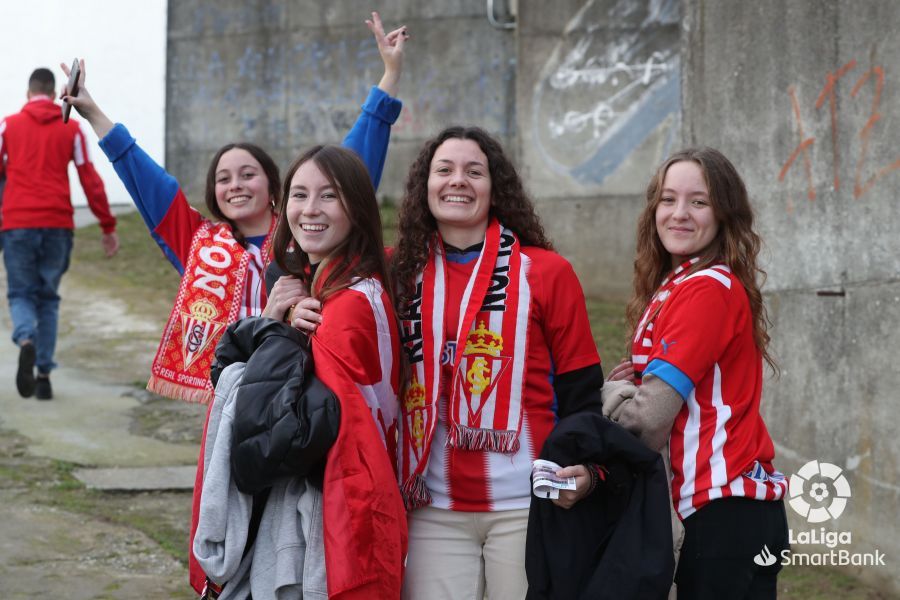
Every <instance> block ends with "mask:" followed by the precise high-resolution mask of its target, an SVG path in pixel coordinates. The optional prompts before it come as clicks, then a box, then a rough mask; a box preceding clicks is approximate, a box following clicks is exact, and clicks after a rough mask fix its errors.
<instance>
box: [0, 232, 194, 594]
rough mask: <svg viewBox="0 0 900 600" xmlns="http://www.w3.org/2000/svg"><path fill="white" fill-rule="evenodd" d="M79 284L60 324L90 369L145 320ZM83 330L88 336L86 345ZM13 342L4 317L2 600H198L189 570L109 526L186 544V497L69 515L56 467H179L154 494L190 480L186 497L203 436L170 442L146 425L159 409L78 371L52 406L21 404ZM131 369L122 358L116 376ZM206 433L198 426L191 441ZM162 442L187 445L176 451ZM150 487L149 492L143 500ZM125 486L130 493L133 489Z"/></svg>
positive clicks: (65, 343)
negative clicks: (170, 533) (100, 349)
mask: <svg viewBox="0 0 900 600" xmlns="http://www.w3.org/2000/svg"><path fill="white" fill-rule="evenodd" d="M92 241H94V240H92ZM83 243H89V242H87V241H84V242H83ZM97 243H99V242H97ZM71 283H72V282H67V283H66V282H64V289H63V291H62V295H63V297H64V299H63V302H62V306H61V313H60V324H61V329H62V331H63V335H64V336H69V335H70V336H71V337H64V338H63V339H61V340H60V347H63V348H69V349H70V350H71V353H72V354H73V355H75V356H77V357H80V358H81V362H82V363H84V362H87V363H92V361H93V359H92V358H87V357H86V355H88V354H90V353H89V352H85V348H91V347H93V346H95V345H98V344H103V343H105V342H106V340H107V338H108V337H109V336H110V335H112V334H114V333H115V332H114V331H112V330H117V331H118V334H123V333H125V334H128V335H130V336H137V335H139V334H140V332H141V331H142V328H143V327H144V323H143V322H142V319H141V317H139V316H136V315H132V314H127V309H126V308H124V307H121V306H119V303H117V302H116V301H115V300H114V299H110V298H107V297H104V296H102V295H100V294H98V293H96V292H94V293H91V292H90V291H89V290H85V289H77V290H76V289H75V288H73V287H72V285H71ZM5 295H6V272H5V270H4V269H3V268H2V267H0V296H5ZM122 311H126V312H122ZM98 312H99V313H102V314H101V315H99V316H98ZM81 327H87V334H86V335H85V330H83V329H80V328H81ZM9 337H10V323H9V314H8V311H7V310H6V309H5V308H4V309H3V310H2V311H0V339H2V343H0V430H2V433H0V457H2V464H0V480H2V481H0V482H2V485H0V596H2V598H4V600H5V599H7V598H8V599H15V600H18V599H22V600H24V599H30V598H40V597H60V598H76V599H85V600H87V599H102V598H109V599H112V598H121V597H129V598H130V597H141V598H192V597H193V593H192V590H190V586H189V585H188V583H187V570H186V568H185V566H184V565H182V564H181V563H180V562H179V561H178V560H175V559H173V558H172V556H171V555H170V554H169V553H168V552H167V551H166V550H164V549H163V548H162V547H161V546H160V544H158V543H157V542H155V541H154V540H153V539H151V538H150V537H148V535H145V534H144V533H142V532H141V531H139V530H138V529H137V528H133V527H127V526H123V525H118V524H115V523H114V522H111V519H110V517H111V515H117V516H121V515H122V514H123V513H126V514H134V515H136V516H135V517H134V519H135V520H141V519H146V520H150V521H152V522H154V523H155V526H154V527H155V528H156V529H159V528H160V527H165V528H171V529H176V530H181V529H183V531H184V539H186V538H187V529H188V522H189V519H190V494H189V493H184V492H182V493H180V494H165V493H163V494H160V493H157V492H153V493H147V492H144V493H135V494H115V495H114V496H106V497H103V498H102V499H97V500H96V502H97V504H96V507H97V508H98V510H97V511H96V512H94V511H85V510H84V508H83V507H82V508H81V511H80V512H79V511H78V510H77V509H76V508H75V507H73V511H74V512H70V510H67V509H66V508H63V507H69V506H70V505H69V504H67V499H66V497H67V496H66V494H67V492H66V491H65V490H63V491H60V490H59V489H58V484H59V483H60V482H59V481H58V480H55V479H56V478H58V477H59V473H58V469H57V468H56V467H54V465H55V464H56V463H55V461H64V462H67V463H78V464H83V465H107V466H114V465H121V466H126V467H128V466H144V467H145V468H150V467H151V466H153V467H158V466H159V465H164V466H165V465H182V466H181V467H180V469H179V468H176V469H174V470H171V468H169V469H165V468H164V469H163V472H165V473H167V474H168V475H170V476H169V477H165V478H158V479H157V480H156V484H157V485H158V486H159V487H158V489H174V488H176V487H180V488H183V486H184V479H185V475H184V472H185V471H189V472H190V473H191V481H190V483H189V487H190V485H191V484H192V474H193V472H194V469H195V466H194V465H196V457H197V440H196V435H195V436H194V438H193V439H191V440H190V442H188V441H186V440H187V436H175V435H172V434H171V433H166V432H167V429H166V428H165V427H162V426H160V425H159V424H157V423H153V422H152V421H151V420H150V419H149V418H148V416H147V413H148V411H150V410H151V408H152V409H153V410H157V411H158V410H159V409H158V408H154V407H153V406H152V402H149V401H145V400H141V399H139V396H134V395H132V396H125V397H123V396H122V395H121V394H122V391H123V390H124V389H125V388H123V387H122V386H112V385H107V384H103V383H98V382H96V381H94V380H93V378H92V377H91V376H90V375H88V374H86V373H84V372H82V371H81V370H79V369H76V368H74V367H72V366H71V365H72V362H68V363H66V361H63V362H64V366H63V367H61V368H60V369H58V370H56V371H54V372H53V376H52V379H53V385H54V394H55V396H56V397H55V399H54V400H52V401H49V402H43V401H38V400H35V399H34V398H29V399H23V398H20V397H19V396H18V394H17V392H16V389H15V386H14V384H13V382H14V380H15V369H16V366H17V357H18V350H17V349H16V347H15V346H13V344H12V343H10V341H9ZM78 344H80V347H78V348H72V347H73V346H77V345H78ZM120 348H121V350H122V351H123V352H131V351H132V350H131V349H130V348H128V347H127V346H120ZM67 356H68V354H67ZM129 360H131V358H127V359H126V358H125V357H122V358H121V362H120V364H128V361H129ZM73 362H74V361H73ZM65 364H68V365H69V366H65ZM126 371H127V369H126ZM184 407H185V409H186V410H187V411H191V412H192V413H193V414H192V415H190V416H188V415H185V416H182V418H181V420H182V421H184V420H185V419H186V418H192V419H193V420H194V421H199V422H200V424H202V418H203V416H202V414H203V407H200V406H196V407H194V406H188V405H184ZM167 418H168V417H167ZM145 421H146V422H145ZM199 426H200V425H198V424H196V423H195V424H194V427H193V428H192V429H193V430H194V431H196V430H197V429H198V428H199ZM136 431H143V432H144V433H145V434H146V435H138V434H137V433H135V432H136ZM154 436H155V437H154ZM165 438H174V439H178V440H181V439H184V440H185V441H183V442H181V443H172V441H171V440H169V441H167V440H166V439H165ZM145 473H146V471H145ZM172 475H177V479H174V478H173V477H172ZM148 480H149V478H147V477H145V478H144V481H143V482H141V483H142V484H143V485H144V487H143V489H147V487H146V483H148ZM121 483H122V484H128V482H127V480H126V481H123V482H121ZM120 487H121V485H120ZM130 487H137V486H130ZM82 501H83V497H82ZM74 502H79V500H77V499H76V500H74ZM86 512H87V513H88V514H86ZM122 521H127V519H121V518H120V519H119V522H122ZM186 545H187V542H185V546H186ZM184 552H185V553H186V548H185V550H184Z"/></svg>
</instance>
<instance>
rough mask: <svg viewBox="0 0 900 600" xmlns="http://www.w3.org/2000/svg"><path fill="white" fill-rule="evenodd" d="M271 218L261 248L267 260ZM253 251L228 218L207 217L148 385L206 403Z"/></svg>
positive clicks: (195, 240) (196, 236)
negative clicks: (217, 355) (217, 352)
mask: <svg viewBox="0 0 900 600" xmlns="http://www.w3.org/2000/svg"><path fill="white" fill-rule="evenodd" d="M274 228H275V219H274V218H273V219H272V225H271V227H270V228H269V234H268V236H267V237H266V242H265V244H264V247H263V248H262V260H263V265H266V264H268V262H269V251H270V247H271V239H272V231H273V230H274ZM250 260H251V256H250V253H249V252H247V251H246V250H245V249H244V248H242V247H241V245H240V244H239V243H238V242H237V240H235V239H234V235H233V234H232V231H231V227H230V226H229V225H228V224H227V223H211V222H205V223H203V225H201V226H200V228H199V229H197V231H196V233H194V238H193V240H192V241H191V249H190V252H189V254H188V261H187V265H186V266H185V269H184V275H182V277H181V285H180V286H179V288H178V296H177V297H176V299H175V306H174V308H173V309H172V314H171V315H170V316H169V320H168V322H167V323H166V327H165V329H164V330H163V335H162V340H161V341H160V343H159V348H158V349H157V351H156V357H155V358H154V359H153V364H152V366H151V367H150V381H149V382H148V383H147V389H148V390H150V391H151V392H154V393H157V394H159V395H161V396H166V397H168V398H176V399H179V400H185V401H188V402H201V403H203V404H206V403H208V402H209V401H211V400H212V399H213V396H214V393H215V392H214V390H213V386H212V382H210V380H209V369H210V367H211V365H212V361H213V358H214V356H215V350H216V344H217V343H218V341H219V338H220V337H221V336H222V332H223V331H225V328H226V327H227V326H228V325H229V324H230V323H233V322H235V321H237V319H238V316H239V315H240V310H241V305H242V302H243V296H244V286H245V284H246V281H247V267H248V264H249V263H250Z"/></svg>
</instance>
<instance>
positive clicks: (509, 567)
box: [402, 506, 528, 600]
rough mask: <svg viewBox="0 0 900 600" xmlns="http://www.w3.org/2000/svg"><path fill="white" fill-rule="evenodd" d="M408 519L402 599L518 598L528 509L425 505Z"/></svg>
mask: <svg viewBox="0 0 900 600" xmlns="http://www.w3.org/2000/svg"><path fill="white" fill-rule="evenodd" d="M408 520H409V558H408V559H407V563H406V575H405V578H404V581H403V595H402V597H403V599H404V600H482V599H483V598H484V597H485V593H486V594H487V597H488V598H489V599H490V600H522V599H523V598H524V597H525V593H526V592H527V591H528V580H527V579H526V578H525V533H526V531H527V529H528V509H527V508H523V509H519V510H503V511H497V512H460V511H452V510H445V509H441V508H432V507H430V506H426V507H424V508H419V509H416V510H414V511H412V512H411V513H410V514H409V517H408Z"/></svg>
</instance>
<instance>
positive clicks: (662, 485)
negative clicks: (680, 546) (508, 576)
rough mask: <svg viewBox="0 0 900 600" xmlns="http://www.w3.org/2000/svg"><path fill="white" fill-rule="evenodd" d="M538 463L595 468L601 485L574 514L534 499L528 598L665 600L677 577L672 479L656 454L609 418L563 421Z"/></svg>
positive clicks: (587, 415)
mask: <svg viewBox="0 0 900 600" xmlns="http://www.w3.org/2000/svg"><path fill="white" fill-rule="evenodd" d="M541 458H543V459H546V460H552V461H554V462H556V463H557V464H560V465H577V464H583V463H596V464H600V465H604V466H606V467H607V468H608V469H609V475H608V476H607V480H606V482H605V483H604V484H602V485H600V486H599V487H598V488H597V490H596V491H595V492H594V493H593V494H591V495H590V496H588V497H586V498H584V499H582V500H581V501H580V502H578V503H577V504H575V506H573V507H572V508H570V509H569V510H565V509H562V508H560V507H558V506H556V505H555V504H553V503H552V502H550V501H549V500H543V499H539V498H536V497H535V496H532V497H531V511H530V512H529V514H528V534H527V540H526V544H525V571H526V574H527V575H528V595H527V598H528V600H539V599H552V600H557V599H563V598H565V599H566V600H574V599H584V600H587V599H590V600H624V599H634V600H653V599H665V598H666V596H667V595H668V593H669V588H670V587H671V585H672V578H673V576H674V573H675V559H674V557H673V555H672V521H671V513H670V501H669V488H668V478H667V477H666V470H665V466H664V465H663V460H662V457H661V456H660V455H659V453H657V452H654V451H653V450H650V449H649V448H647V447H646V446H644V444H643V443H642V442H641V441H640V440H638V439H637V438H636V437H634V436H633V435H632V434H631V433H629V432H628V431H625V430H624V429H623V428H621V427H619V426H618V425H617V424H615V423H613V422H612V421H610V420H609V419H607V418H606V417H604V416H602V415H600V414H598V413H595V412H592V411H582V412H579V413H576V414H573V415H569V416H567V417H565V418H563V419H560V421H559V423H557V425H556V427H555V428H554V430H553V432H552V433H551V434H550V437H548V438H547V441H546V442H545V443H544V447H543V449H542V451H541Z"/></svg>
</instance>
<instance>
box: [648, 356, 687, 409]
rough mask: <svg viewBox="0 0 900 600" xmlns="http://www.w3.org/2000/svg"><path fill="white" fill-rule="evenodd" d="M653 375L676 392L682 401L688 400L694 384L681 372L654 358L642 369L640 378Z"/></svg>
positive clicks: (673, 366) (669, 364)
mask: <svg viewBox="0 0 900 600" xmlns="http://www.w3.org/2000/svg"><path fill="white" fill-rule="evenodd" d="M647 375H653V376H654V377H658V378H660V379H662V380H663V381H665V382H666V383H668V384H669V385H670V386H672V388H674V390H675V391H676V392H678V393H679V394H680V395H681V397H682V398H683V399H684V400H687V399H688V396H690V395H691V392H692V391H693V390H694V382H693V381H691V378H690V377H688V376H687V375H685V374H684V373H682V372H681V370H680V369H679V368H678V367H676V366H675V365H673V364H672V363H668V362H666V361H664V360H662V359H659V358H654V359H653V360H651V361H650V364H648V365H647V368H646V369H644V372H643V374H642V377H646V376H647Z"/></svg>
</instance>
